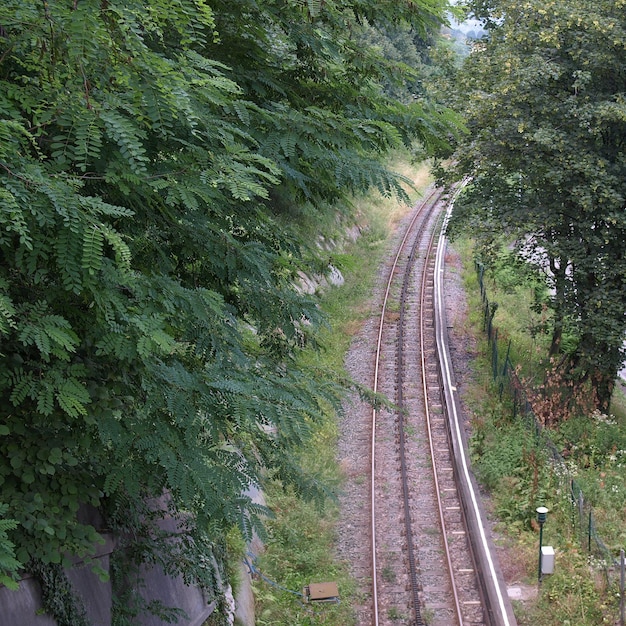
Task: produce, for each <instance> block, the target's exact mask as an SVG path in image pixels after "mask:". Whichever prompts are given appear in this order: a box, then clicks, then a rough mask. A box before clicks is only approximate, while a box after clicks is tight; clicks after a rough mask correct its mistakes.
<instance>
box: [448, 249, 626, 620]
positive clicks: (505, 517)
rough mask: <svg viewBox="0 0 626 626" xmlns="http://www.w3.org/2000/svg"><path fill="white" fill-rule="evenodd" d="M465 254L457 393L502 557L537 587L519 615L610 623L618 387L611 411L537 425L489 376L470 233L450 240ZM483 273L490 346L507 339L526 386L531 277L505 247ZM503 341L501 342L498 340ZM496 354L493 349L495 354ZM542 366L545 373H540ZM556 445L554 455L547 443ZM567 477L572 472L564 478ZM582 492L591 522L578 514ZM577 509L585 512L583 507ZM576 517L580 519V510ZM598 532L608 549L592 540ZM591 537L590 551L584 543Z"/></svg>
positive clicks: (620, 463)
mask: <svg viewBox="0 0 626 626" xmlns="http://www.w3.org/2000/svg"><path fill="white" fill-rule="evenodd" d="M455 247H456V248H457V249H458V250H459V251H460V252H461V254H462V256H463V259H464V278H465V288H466V293H467V297H468V301H469V309H470V316H469V319H468V322H467V328H466V331H467V332H469V333H471V334H472V335H474V337H475V338H476V339H477V342H478V343H477V346H478V355H479V356H478V358H477V359H476V360H475V362H474V363H473V368H472V371H473V378H472V382H471V390H470V392H469V393H468V396H467V398H466V401H467V402H468V404H469V406H470V409H471V414H472V426H473V435H472V438H471V443H470V446H471V450H472V457H473V465H474V469H475V471H476V474H477V476H478V477H479V479H480V480H481V482H482V483H483V485H484V486H485V487H486V488H487V490H488V491H489V494H490V501H491V509H492V511H493V514H494V516H495V517H496V518H497V519H498V520H499V521H498V523H497V524H496V529H497V532H498V533H499V535H500V536H501V544H502V550H503V552H504V553H505V554H506V555H507V557H506V559H501V561H505V562H506V563H508V564H511V565H505V569H506V570H507V573H508V576H509V577H512V578H514V580H515V582H519V583H521V584H522V585H524V584H525V585H527V586H528V587H531V588H532V587H535V588H537V589H539V593H538V595H537V597H535V598H531V599H530V600H525V601H524V602H523V603H518V604H517V605H516V614H517V617H518V623H519V624H520V626H526V625H528V626H530V625H531V624H532V625H533V626H556V625H557V624H558V625H559V626H561V625H563V624H569V625H572V626H573V625H576V626H592V625H593V626H595V625H598V624H616V623H618V621H617V619H618V615H619V596H618V593H619V589H618V581H619V573H618V572H616V571H615V570H614V569H613V568H612V564H611V561H610V559H609V558H607V554H608V555H610V556H612V557H613V558H615V559H618V558H619V550H620V547H624V546H625V545H626V532H625V530H624V528H625V527H626V524H625V522H626V508H625V507H624V500H625V497H626V487H625V485H626V428H625V427H626V410H625V406H626V403H625V402H624V394H623V392H622V390H621V389H619V388H618V389H617V390H616V392H615V394H614V398H613V402H612V411H611V415H610V416H605V415H600V414H599V413H597V412H596V413H591V414H585V415H572V416H571V417H569V419H567V420H566V421H563V422H562V423H561V424H560V427H559V428H558V429H555V430H547V429H544V430H543V431H542V432H541V434H540V435H539V436H538V435H537V434H536V432H535V430H534V429H533V428H530V429H529V428H528V423H527V422H525V421H524V420H523V419H522V418H521V416H520V414H519V413H517V414H515V415H514V411H513V405H512V402H511V398H510V397H509V396H508V394H507V392H506V390H505V389H503V388H502V387H501V386H500V384H499V382H494V377H493V367H492V355H493V348H492V346H489V345H488V344H487V339H486V335H485V333H484V316H483V304H482V302H481V296H480V290H479V286H478V278H477V273H476V269H475V266H474V258H473V252H472V248H471V243H470V242H469V241H467V240H459V241H457V242H455ZM495 258H496V259H497V260H496V262H495V263H493V264H492V265H491V266H490V267H489V268H486V271H485V273H484V283H485V287H486V292H487V294H488V298H489V300H490V301H491V302H492V303H493V302H497V310H496V312H495V315H494V318H493V325H494V328H497V329H498V343H499V345H500V348H501V351H503V350H505V349H508V348H509V346H510V354H511V360H512V361H513V364H514V365H515V364H516V365H517V371H518V373H519V376H520V378H521V379H522V381H523V382H524V385H525V386H527V388H528V391H529V394H530V395H531V396H532V393H533V389H534V390H535V397H537V398H538V397H540V394H538V393H536V392H537V390H538V389H539V388H541V386H542V384H543V383H544V382H545V380H546V372H547V363H548V361H547V358H546V356H547V353H548V346H549V338H547V337H546V336H545V335H543V334H542V333H541V332H538V330H539V329H540V328H541V324H542V319H541V318H542V316H543V315H545V312H544V311H533V307H532V304H533V302H534V301H535V297H534V296H535V295H536V289H537V288H538V283H537V281H536V280H535V279H534V278H533V277H532V274H530V273H529V272H528V271H527V269H526V268H524V267H523V266H520V265H519V264H518V263H516V262H515V261H514V260H513V259H512V256H510V255H508V254H507V253H506V251H503V252H502V253H501V254H499V255H497V256H496V257H495ZM509 341H510V343H509ZM500 358H502V355H501V357H500ZM548 376H549V375H548ZM553 451H556V452H558V453H559V454H560V456H562V458H563V462H562V463H561V462H558V463H557V462H555V460H554V458H553V456H552V452H553ZM571 481H574V482H573V483H572V482H571ZM572 484H573V485H574V486H575V494H576V495H577V496H579V495H580V493H582V494H584V496H583V499H584V502H582V504H583V505H584V509H585V512H586V511H592V522H593V523H592V525H591V528H590V527H589V523H588V522H587V523H585V522H583V523H581V521H580V520H579V519H578V513H579V510H578V509H579V508H580V505H581V501H580V500H579V498H577V499H576V502H572V490H571V488H570V487H571V485H572ZM538 506H547V507H548V509H549V513H548V519H547V521H546V523H545V525H544V532H543V545H551V546H553V547H554V549H555V553H556V564H555V572H554V574H553V575H550V576H544V577H543V582H542V584H541V586H540V587H539V585H538V581H537V579H538V552H539V549H538V541H539V532H538V531H539V527H538V524H537V521H536V513H535V510H536V507H538ZM586 515H587V513H585V516H586ZM585 521H586V520H585ZM598 542H600V543H601V544H602V545H603V546H604V547H605V548H606V549H607V552H606V553H604V554H601V553H600V552H598V550H597V546H598ZM589 545H591V548H592V549H591V551H589Z"/></svg>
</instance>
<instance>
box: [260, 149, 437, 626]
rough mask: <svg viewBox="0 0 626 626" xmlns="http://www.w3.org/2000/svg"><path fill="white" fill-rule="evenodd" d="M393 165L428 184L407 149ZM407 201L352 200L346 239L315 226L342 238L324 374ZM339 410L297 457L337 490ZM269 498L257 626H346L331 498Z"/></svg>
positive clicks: (363, 301)
mask: <svg viewBox="0 0 626 626" xmlns="http://www.w3.org/2000/svg"><path fill="white" fill-rule="evenodd" d="M392 169H394V170H395V171H397V172H399V173H402V174H404V175H405V176H407V177H408V178H409V179H411V180H412V181H413V184H414V186H415V187H416V188H417V189H418V190H419V191H417V192H416V191H414V190H411V189H407V192H408V193H409V194H410V195H411V197H412V201H413V202H414V201H416V200H417V199H418V197H419V195H421V193H422V191H423V190H425V188H426V187H427V185H428V184H429V183H430V182H431V179H430V174H429V169H428V167H427V165H423V166H420V167H418V168H415V167H414V166H412V165H411V164H410V163H409V162H408V159H407V157H406V155H403V154H398V155H397V156H396V158H395V160H394V162H393V164H392ZM410 209H411V206H410V205H406V204H404V203H401V202H398V201H397V200H395V199H393V198H386V197H383V196H381V195H380V194H378V193H371V194H369V195H367V196H362V197H359V198H354V199H353V215H354V216H355V222H354V223H355V225H356V226H358V229H359V231H360V236H359V237H358V239H356V241H353V240H351V239H347V238H346V237H345V236H343V233H342V232H333V228H335V229H336V228H338V227H340V228H342V229H347V228H348V227H350V226H352V224H349V223H346V222H345V220H342V221H339V222H337V221H334V218H330V217H329V218H328V219H329V220H330V221H328V222H326V223H325V224H322V225H320V226H319V232H324V233H325V237H326V238H327V239H332V240H334V241H338V242H340V241H343V242H344V243H343V244H342V245H341V246H340V247H338V248H335V249H333V250H331V251H330V253H329V256H330V261H331V263H332V264H333V265H334V266H335V267H337V268H338V269H339V270H340V271H341V272H342V274H343V276H344V280H345V283H344V285H343V286H342V287H334V288H327V289H326V291H325V292H323V293H321V295H320V305H321V307H322V308H323V310H324V311H325V312H326V313H327V315H328V318H329V322H330V323H329V326H328V329H327V330H326V331H325V332H324V333H323V336H322V338H321V340H322V343H323V346H324V350H323V351H322V352H321V353H313V352H311V353H308V354H307V355H305V357H304V358H308V359H315V361H316V363H317V364H318V365H319V366H320V367H322V368H324V369H326V370H327V371H328V375H329V376H330V377H335V378H337V377H343V376H345V370H344V360H345V356H346V353H347V351H348V349H349V347H350V342H351V340H352V338H353V336H354V335H355V333H356V332H358V330H359V329H360V327H361V325H362V324H363V322H364V321H365V320H366V319H367V318H368V316H369V315H370V314H371V313H372V307H373V302H372V297H371V296H372V291H373V288H374V284H375V282H376V280H377V274H378V269H379V266H380V263H381V261H382V259H383V257H384V255H385V254H386V252H387V250H388V248H389V245H390V238H391V236H392V234H393V232H394V230H395V228H396V227H397V225H398V224H399V223H400V221H401V220H402V219H403V217H404V216H405V215H406V214H407V213H408V212H409V211H410ZM337 419H338V416H337V415H335V414H334V413H332V412H331V411H329V412H328V415H327V419H326V420H325V421H324V423H323V424H321V425H320V426H319V429H318V430H317V432H316V433H315V436H314V438H313V441H312V442H311V445H310V447H309V448H308V449H306V450H302V451H301V458H300V462H301V463H302V464H303V465H304V466H305V467H308V468H309V469H312V470H313V471H315V472H317V473H318V474H319V475H320V476H321V477H322V478H323V479H324V480H325V481H326V483H327V484H329V485H330V486H331V488H335V489H339V488H340V481H341V478H340V476H341V472H340V470H339V466H338V463H337V458H336V441H337V436H338V427H339V425H338V422H337ZM266 497H267V502H268V504H269V506H270V507H271V508H272V509H273V510H274V512H275V518H274V519H273V520H270V521H269V523H268V530H269V538H268V541H267V543H266V545H265V549H264V551H263V553H262V554H260V555H257V556H258V560H257V567H258V568H259V570H260V571H261V572H262V573H263V576H264V578H259V579H258V580H256V581H255V583H254V593H255V596H256V611H257V624H258V625H259V626H270V625H271V626H278V625H281V626H300V625H302V626H304V625H309V624H316V625H318V624H319V625H321V624H323V625H327V626H350V625H352V624H355V623H356V618H355V616H354V613H353V610H352V608H351V606H352V605H353V604H354V599H355V596H354V594H355V593H356V592H355V589H356V587H355V584H354V582H353V581H352V580H351V579H350V575H349V573H348V568H347V565H346V564H345V563H340V562H337V560H336V557H335V556H334V550H333V547H334V525H335V521H336V519H337V516H338V515H339V510H338V508H337V506H336V504H335V503H333V502H332V501H329V502H328V503H327V504H326V506H325V508H324V510H322V511H319V510H317V509H316V508H315V507H314V506H313V505H312V504H311V503H307V502H303V501H302V500H301V499H299V498H298V497H297V496H296V495H295V494H294V493H292V492H289V491H288V492H285V491H284V490H283V489H282V488H281V485H280V484H273V485H270V486H269V489H268V491H267V493H266ZM329 581H334V582H337V583H338V587H339V593H340V604H321V605H312V604H305V603H303V598H302V597H301V596H299V595H297V594H298V593H301V591H302V588H303V587H304V586H305V585H307V584H309V583H311V582H329Z"/></svg>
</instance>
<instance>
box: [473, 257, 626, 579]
mask: <svg viewBox="0 0 626 626" xmlns="http://www.w3.org/2000/svg"><path fill="white" fill-rule="evenodd" d="M476 272H477V274H478V282H479V284H480V296H481V301H482V308H483V329H484V331H485V333H486V335H487V339H488V343H489V347H490V351H491V370H492V375H493V380H494V382H495V383H496V385H497V388H498V389H499V393H500V398H501V399H502V398H503V396H504V394H505V393H506V394H508V397H509V399H510V400H511V403H512V412H513V418H514V419H520V420H522V421H523V422H524V424H525V425H526V427H527V428H528V429H529V430H531V431H532V432H533V433H534V434H535V437H536V441H537V445H539V446H542V447H544V449H545V451H546V452H547V453H548V454H549V456H550V458H551V460H552V463H553V466H554V468H555V472H554V473H555V475H556V476H558V478H559V481H560V483H561V485H560V487H561V491H562V493H566V494H568V500H569V504H570V506H571V512H572V515H571V520H572V526H573V528H574V532H575V533H576V534H577V536H578V538H579V541H580V543H581V546H582V547H583V548H584V549H585V550H587V552H588V553H589V555H590V557H592V558H593V559H594V560H595V562H596V565H597V566H598V567H599V568H600V569H601V570H602V571H603V572H604V575H605V577H606V582H607V583H608V584H614V583H617V584H619V583H620V578H621V576H623V574H622V573H621V566H620V560H619V555H614V554H613V552H612V551H611V550H610V549H609V548H608V547H607V545H606V543H605V542H604V541H603V540H602V538H601V537H600V535H599V533H598V529H597V527H596V523H595V518H594V512H593V507H592V506H591V504H590V502H589V500H588V499H587V498H586V497H585V494H584V493H583V491H582V489H581V488H580V486H579V485H578V484H577V483H576V481H575V480H574V478H573V477H572V475H571V472H570V471H569V469H568V466H567V463H566V462H565V459H564V458H563V456H562V455H561V454H560V452H559V450H558V449H557V448H556V446H555V445H554V443H553V442H552V441H551V439H550V438H549V437H547V436H546V434H545V433H544V432H543V428H542V426H541V423H540V421H539V420H538V419H537V416H536V415H535V414H534V412H533V408H532V405H531V403H530V401H529V399H528V396H527V394H526V392H525V390H524V385H523V384H522V381H521V380H520V379H519V377H518V375H517V372H516V368H515V364H514V363H513V362H512V361H511V358H510V352H511V342H510V341H508V342H502V341H500V340H499V338H498V329H497V327H496V326H495V325H494V323H493V319H494V316H495V314H496V311H497V309H498V305H497V303H495V302H494V303H491V302H489V299H488V297H487V291H486V287H485V282H484V266H483V265H482V263H476Z"/></svg>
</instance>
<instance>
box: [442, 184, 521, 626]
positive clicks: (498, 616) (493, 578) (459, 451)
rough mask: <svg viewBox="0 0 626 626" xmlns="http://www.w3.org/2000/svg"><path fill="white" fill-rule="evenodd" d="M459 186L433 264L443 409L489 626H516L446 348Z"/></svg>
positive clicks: (449, 205)
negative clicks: (451, 226) (446, 275)
mask: <svg viewBox="0 0 626 626" xmlns="http://www.w3.org/2000/svg"><path fill="white" fill-rule="evenodd" d="M461 189H462V186H461V187H459V188H458V189H457V190H456V192H455V196H454V197H453V198H452V199H451V201H450V202H449V204H448V209H447V211H446V216H445V218H444V224H443V226H442V229H441V232H440V235H439V243H438V246H437V256H436V261H435V273H434V276H435V310H436V318H435V319H436V324H435V328H436V345H437V354H438V359H439V365H440V373H441V376H442V381H443V389H444V394H445V398H444V400H445V402H444V406H445V410H446V413H447V416H448V422H449V427H450V431H451V434H452V442H451V444H452V446H453V452H454V460H455V464H456V466H457V470H458V475H459V480H460V482H461V484H460V489H461V495H462V501H463V505H464V508H465V515H466V520H467V523H468V526H469V531H470V537H471V540H472V550H473V553H474V558H475V559H476V561H477V563H478V564H479V566H480V567H479V569H480V570H482V571H481V572H480V578H481V587H482V593H483V597H484V602H485V604H486V605H487V606H486V608H487V617H488V619H489V623H490V624H493V625H494V626H516V624H517V622H516V620H515V616H514V614H513V610H512V607H511V603H510V600H509V599H508V595H507V594H506V592H505V591H504V590H503V586H504V585H503V581H502V576H501V575H500V573H499V571H498V567H497V562H496V559H495V558H494V556H493V555H492V549H491V542H490V540H489V538H488V533H487V530H486V528H485V524H484V523H483V514H482V511H481V506H480V497H479V495H478V494H477V487H476V486H475V484H474V481H473V480H472V477H471V474H470V462H469V459H468V458H467V450H466V446H465V445H464V435H463V432H462V429H461V419H460V417H459V412H460V408H459V407H460V403H459V399H458V394H457V388H456V385H455V384H454V375H453V369H452V364H451V359H450V354H449V350H448V345H447V324H446V323H445V303H444V293H443V272H444V270H443V267H444V255H445V249H446V228H447V222H448V220H449V218H450V215H451V212H452V209H453V206H454V199H455V197H456V195H458V193H460V190H461Z"/></svg>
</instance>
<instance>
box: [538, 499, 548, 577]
mask: <svg viewBox="0 0 626 626" xmlns="http://www.w3.org/2000/svg"><path fill="white" fill-rule="evenodd" d="M547 517H548V509H547V508H546V507H545V506H538V507H537V522H539V570H538V572H537V579H538V581H539V584H541V546H542V543H543V525H544V524H545V522H546V519H547Z"/></svg>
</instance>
